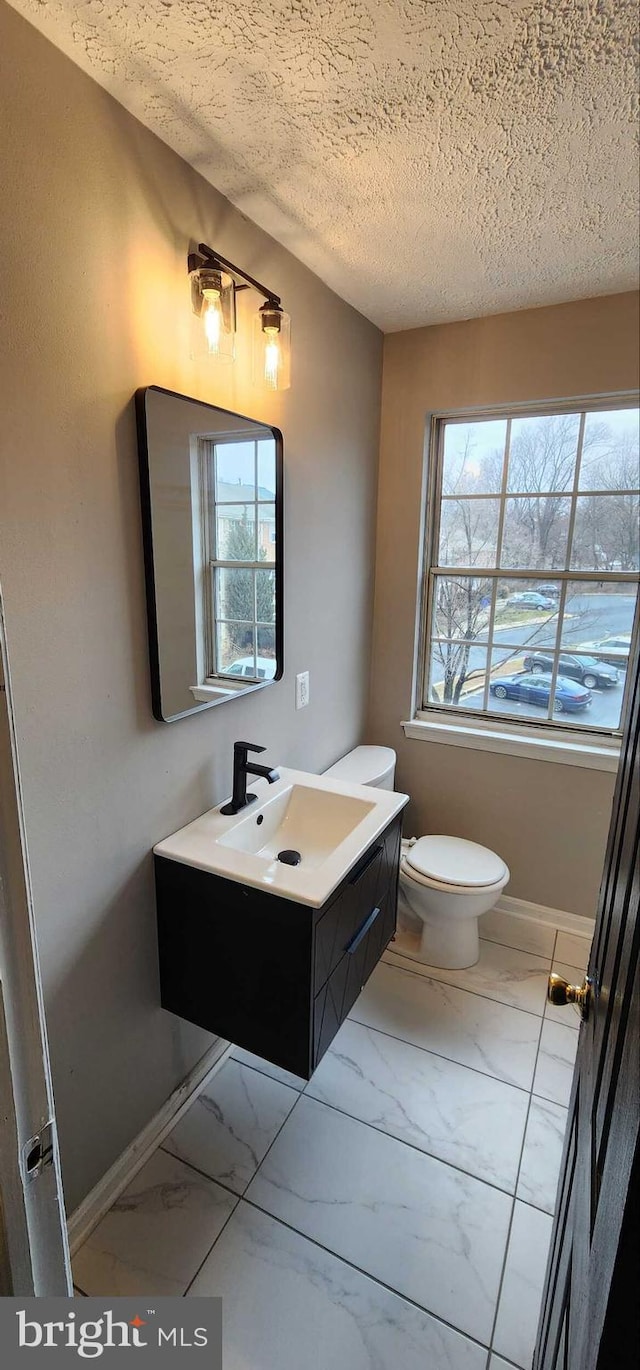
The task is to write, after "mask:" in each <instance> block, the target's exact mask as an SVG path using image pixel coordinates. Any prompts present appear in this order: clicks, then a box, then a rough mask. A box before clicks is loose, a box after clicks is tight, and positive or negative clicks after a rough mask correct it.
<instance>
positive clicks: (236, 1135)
mask: <svg viewBox="0 0 640 1370" xmlns="http://www.w3.org/2000/svg"><path fill="white" fill-rule="evenodd" d="M481 939H482V940H481V955H480V960H479V962H478V965H477V966H475V967H472V968H471V969H470V970H467V971H458V972H448V971H442V970H435V969H431V968H429V967H425V966H423V965H418V964H416V963H415V962H412V961H411V960H410V959H409V957H408V956H406V955H403V954H402V944H401V945H400V946H398V944H397V943H396V944H393V945H392V947H391V948H390V949H389V951H388V952H387V953H386V954H385V957H384V959H383V962H382V963H381V964H380V965H379V966H378V967H377V969H376V970H375V971H374V973H373V975H372V977H371V979H370V980H369V983H368V984H367V986H366V987H365V989H364V990H363V992H362V994H361V995H360V998H359V999H358V1001H357V1002H356V1004H355V1005H354V1008H353V1009H352V1012H351V1014H350V1016H349V1018H348V1019H347V1021H346V1022H345V1023H344V1024H343V1026H342V1028H341V1030H340V1032H339V1033H338V1035H337V1036H336V1038H335V1039H334V1042H333V1044H332V1046H331V1048H330V1050H329V1051H328V1052H327V1054H326V1056H325V1057H324V1059H323V1060H322V1062H321V1063H320V1066H319V1067H318V1069H317V1070H316V1072H315V1074H314V1076H313V1078H312V1079H311V1080H310V1081H308V1082H306V1081H304V1080H301V1079H298V1078H297V1077H296V1076H294V1075H290V1074H289V1073H288V1072H286V1071H282V1070H279V1069H278V1068H277V1067H275V1066H272V1065H270V1064H269V1063H268V1062H265V1061H262V1060H261V1059H260V1058H259V1057H255V1056H251V1054H250V1053H248V1052H246V1051H242V1050H240V1049H239V1048H234V1049H233V1050H232V1052H231V1053H230V1055H229V1056H228V1057H227V1058H226V1060H225V1061H224V1063H223V1065H222V1066H221V1067H220V1068H219V1069H218V1070H217V1071H215V1072H214V1073H213V1074H212V1076H211V1077H210V1078H209V1080H208V1081H207V1082H205V1084H204V1086H203V1087H202V1089H201V1091H200V1093H199V1096H198V1098H197V1099H196V1100H195V1101H194V1102H193V1103H192V1104H191V1106H190V1107H189V1109H188V1111H187V1112H186V1113H185V1114H184V1115H183V1116H182V1117H181V1118H180V1120H179V1121H178V1123H177V1124H176V1125H175V1127H174V1128H173V1131H172V1132H170V1133H169V1135H168V1136H167V1137H165V1139H164V1141H163V1143H162V1145H161V1146H160V1147H159V1148H158V1149H157V1150H156V1151H155V1153H154V1154H153V1155H152V1156H151V1158H150V1160H147V1162H146V1163H145V1165H144V1166H143V1168H142V1169H141V1170H140V1171H139V1172H138V1174H137V1175H136V1176H135V1178H134V1179H133V1181H132V1182H131V1184H130V1185H129V1187H128V1188H127V1189H126V1190H125V1191H124V1193H123V1194H121V1196H120V1198H119V1199H118V1200H117V1201H116V1202H115V1204H114V1205H113V1207H112V1208H111V1209H110V1211H109V1212H108V1213H107V1215H106V1217H104V1218H103V1219H102V1221H101V1222H100V1223H99V1224H98V1226H97V1227H96V1228H95V1229H94V1231H93V1232H92V1233H91V1235H90V1236H89V1237H88V1239H87V1240H86V1242H85V1243H84V1245H83V1246H82V1247H81V1248H80V1250H79V1251H78V1252H77V1253H76V1255H75V1257H74V1263H73V1264H74V1280H75V1285H76V1288H77V1290H78V1292H79V1293H84V1294H101V1295H108V1294H163V1293H177V1294H184V1295H187V1296H197V1295H213V1294H221V1295H222V1297H223V1321H224V1366H225V1370H300V1367H301V1366H302V1365H304V1366H305V1370H396V1367H398V1366H402V1368H403V1370H510V1367H514V1366H515V1367H518V1370H530V1366H531V1357H532V1353H533V1347H534V1342H535V1335H536V1326H537V1319H538V1309H539V1303H540V1298H541V1293H542V1285H543V1280H544V1272H545V1266H546V1259H547V1251H548V1246H549V1240H550V1235H551V1226H552V1214H553V1208H554V1203H555V1191H556V1186H557V1181H558V1174H559V1168H560V1162H561V1153H562V1144H563V1137H564V1130H565V1126H566V1119H567V1105H568V1102H569V1092H570V1088H571V1075H572V1070H573V1061H574V1058H575V1053H576V1049H577V1043H578V1031H577V1028H578V1026H579V1020H578V1018H577V1016H576V1015H575V1013H574V1010H573V1009H572V1008H570V1007H569V1008H566V1009H553V1010H551V1012H549V1011H548V1009H547V1007H546V1005H545V1000H544V986H545V984H546V978H547V976H548V973H549V971H550V969H551V968H552V967H553V968H554V969H557V970H558V971H559V972H560V973H561V974H564V975H565V976H567V978H571V979H575V978H576V977H578V976H579V975H580V974H581V973H582V972H583V970H584V966H585V965H586V960H587V956H588V951H589V943H588V940H587V939H586V938H583V937H580V936H579V935H577V934H574V933H571V934H567V933H562V932H558V933H556V930H555V929H553V928H550V927H547V926H542V925H540V924H536V923H533V922H531V921H528V920H525V919H522V918H518V917H516V916H515V915H510V914H507V913H502V912H498V911H492V913H491V914H488V915H486V918H485V920H484V922H482V923H481ZM399 942H401V939H399ZM405 950H406V946H405Z"/></svg>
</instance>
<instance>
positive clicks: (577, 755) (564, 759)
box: [401, 714, 620, 771]
mask: <svg viewBox="0 0 640 1370" xmlns="http://www.w3.org/2000/svg"><path fill="white" fill-rule="evenodd" d="M401 726H402V727H403V728H404V734H405V737H409V738H412V739H414V740H416V741H420V742H437V743H445V744H446V745H448V746H453V747H470V748H471V749H472V750H474V751H480V752H503V753H505V754H506V755H507V756H525V757H529V758H530V759H531V760H533V761H554V762H557V763H559V764H560V765H562V766H584V767H586V768H587V769H588V770H594V771H617V769H618V761H619V758H620V744H619V742H617V741H615V740H614V739H609V738H608V739H606V740H605V741H600V740H596V739H595V738H594V739H592V740H591V739H587V738H580V740H579V741H578V740H576V739H575V737H574V736H572V735H569V734H568V733H563V734H561V735H559V736H558V737H550V736H549V734H548V733H547V734H546V735H544V736H541V735H540V733H539V732H537V730H535V729H528V728H526V727H525V728H522V727H519V728H514V729H513V730H511V729H509V730H507V729H506V728H504V729H498V728H490V727H484V726H483V724H482V723H480V724H477V725H476V726H474V725H473V724H471V722H469V723H462V722H460V723H452V722H451V719H450V718H443V716H442V715H438V714H434V716H433V717H429V718H425V717H424V716H423V717H422V718H414V719H412V720H410V721H407V722H403V723H402V725H401Z"/></svg>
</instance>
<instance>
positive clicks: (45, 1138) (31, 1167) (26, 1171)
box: [22, 1119, 55, 1184]
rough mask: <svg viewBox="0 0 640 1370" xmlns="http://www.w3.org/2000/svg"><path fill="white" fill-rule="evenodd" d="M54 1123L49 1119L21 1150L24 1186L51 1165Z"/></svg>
mask: <svg viewBox="0 0 640 1370" xmlns="http://www.w3.org/2000/svg"><path fill="white" fill-rule="evenodd" d="M54 1128H55V1123H54V1122H53V1120H52V1119H49V1122H48V1123H45V1124H44V1127H41V1128H40V1131H39V1132H36V1133H35V1134H34V1136H33V1137H30V1138H29V1141H28V1142H25V1144H24V1146H23V1148H22V1176H23V1179H24V1182H25V1184H31V1183H32V1181H33V1180H37V1178H38V1176H39V1175H41V1174H42V1172H43V1170H46V1169H47V1168H48V1167H49V1166H50V1165H53V1146H54V1136H55V1134H54Z"/></svg>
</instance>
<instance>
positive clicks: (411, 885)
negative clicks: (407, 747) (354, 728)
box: [325, 747, 509, 970]
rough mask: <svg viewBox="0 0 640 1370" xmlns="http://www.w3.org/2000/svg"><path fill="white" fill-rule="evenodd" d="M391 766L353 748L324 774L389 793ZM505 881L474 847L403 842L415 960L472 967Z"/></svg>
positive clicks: (392, 761)
mask: <svg viewBox="0 0 640 1370" xmlns="http://www.w3.org/2000/svg"><path fill="white" fill-rule="evenodd" d="M395 765H396V754H395V752H394V751H393V750H392V748H391V747H355V748H354V750H353V751H352V752H348V753H347V755H346V756H343V757H342V758H341V759H340V761H337V762H336V764H335V766H330V768H329V770H328V771H326V772H325V774H326V775H330V776H333V778H334V779H335V780H346V781H350V782H351V783H353V784H358V785H375V786H376V787H377V788H378V789H383V790H392V789H393V782H394V778H395ZM508 880H509V870H508V867H507V866H506V865H505V863H504V861H503V860H502V858H501V857H500V856H497V855H496V853H495V852H492V851H489V849H488V847H481V846H479V844H478V843H477V842H468V841H467V840H466V839H465V838H463V837H442V836H439V835H435V836H429V837H420V838H418V839H417V840H416V839H415V838H411V839H410V840H409V841H407V840H405V841H403V843H402V856H401V858H400V887H401V892H402V894H403V895H404V898H405V900H406V903H407V905H408V908H409V910H410V912H411V913H412V914H413V916H414V918H415V919H418V920H419V923H420V926H421V936H420V943H419V947H418V949H417V950H416V951H414V952H413V955H414V956H415V957H416V959H417V960H420V961H425V962H426V963H427V964H428V965H430V966H440V967H442V968H443V969H448V970H461V969H463V967H465V966H473V965H475V963H476V961H477V960H478V956H479V954H480V944H479V940H478V919H479V918H480V916H481V914H483V913H488V912H489V909H492V908H493V906H494V904H495V903H496V900H497V899H499V897H500V895H501V893H502V891H503V889H504V887H505V885H506V884H507V882H508ZM410 954H411V953H410Z"/></svg>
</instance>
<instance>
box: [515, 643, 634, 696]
mask: <svg viewBox="0 0 640 1370" xmlns="http://www.w3.org/2000/svg"><path fill="white" fill-rule="evenodd" d="M524 669H525V671H533V673H534V675H542V674H543V673H544V674H549V675H550V674H551V672H552V670H553V657H552V656H548V655H547V654H546V652H530V653H529V654H528V656H526V657H525V659H524ZM560 672H561V674H562V675H563V676H568V677H569V679H570V680H579V681H580V684H581V685H586V687H587V689H588V690H595V689H596V688H597V687H600V689H603V690H606V689H608V687H609V686H611V685H618V684H619V683H620V676H619V675H618V672H617V670H616V668H615V666H607V663H606V662H605V661H596V659H595V657H593V656H582V655H580V656H576V655H575V654H574V653H569V652H563V653H562V655H561V657H560Z"/></svg>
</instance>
